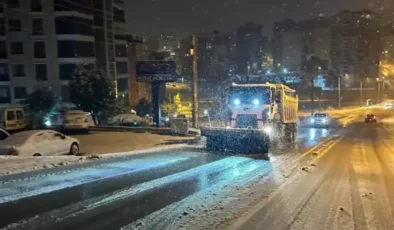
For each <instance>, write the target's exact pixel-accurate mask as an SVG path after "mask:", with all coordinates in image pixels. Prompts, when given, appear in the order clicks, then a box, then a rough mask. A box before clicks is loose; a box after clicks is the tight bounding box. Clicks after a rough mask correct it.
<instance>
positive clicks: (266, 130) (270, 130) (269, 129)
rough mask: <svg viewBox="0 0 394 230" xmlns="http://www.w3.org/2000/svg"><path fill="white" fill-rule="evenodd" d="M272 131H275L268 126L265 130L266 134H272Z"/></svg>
mask: <svg viewBox="0 0 394 230" xmlns="http://www.w3.org/2000/svg"><path fill="white" fill-rule="evenodd" d="M272 131H273V129H272V127H270V126H267V127H265V128H264V132H266V133H268V134H270V133H272Z"/></svg>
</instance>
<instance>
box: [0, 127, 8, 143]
mask: <svg viewBox="0 0 394 230" xmlns="http://www.w3.org/2000/svg"><path fill="white" fill-rule="evenodd" d="M9 136H10V134H9V133H8V132H7V131H5V130H4V129H0V141H2V140H4V139H6V138H8V137H9Z"/></svg>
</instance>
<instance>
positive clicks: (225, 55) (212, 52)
mask: <svg viewBox="0 0 394 230" xmlns="http://www.w3.org/2000/svg"><path fill="white" fill-rule="evenodd" d="M233 37H234V36H233V35H232V34H231V33H220V32H218V31H214V32H211V33H204V34H200V35H198V49H197V55H198V68H199V78H201V79H205V80H223V79H227V78H228V77H229V73H231V72H232V71H233V69H232V65H231V53H232V52H233Z"/></svg>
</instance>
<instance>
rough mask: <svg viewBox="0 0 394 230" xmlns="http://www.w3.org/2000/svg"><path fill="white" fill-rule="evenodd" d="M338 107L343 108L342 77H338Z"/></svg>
mask: <svg viewBox="0 0 394 230" xmlns="http://www.w3.org/2000/svg"><path fill="white" fill-rule="evenodd" d="M338 108H339V109H340V108H341V77H340V76H339V77H338Z"/></svg>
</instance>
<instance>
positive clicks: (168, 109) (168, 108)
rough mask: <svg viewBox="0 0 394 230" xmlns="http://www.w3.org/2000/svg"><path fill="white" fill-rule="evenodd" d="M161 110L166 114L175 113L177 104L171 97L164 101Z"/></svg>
mask: <svg viewBox="0 0 394 230" xmlns="http://www.w3.org/2000/svg"><path fill="white" fill-rule="evenodd" d="M161 110H162V111H163V115H164V116H168V115H174V114H175V113H176V112H177V106H176V105H175V104H174V103H170V100H169V99H166V100H164V101H163V103H162V105H161Z"/></svg>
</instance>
